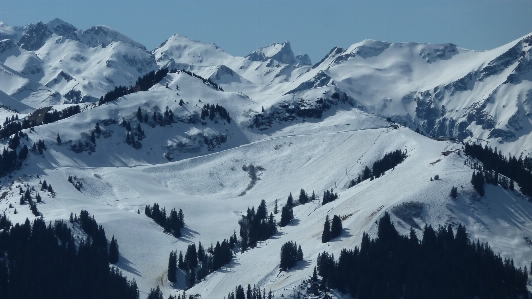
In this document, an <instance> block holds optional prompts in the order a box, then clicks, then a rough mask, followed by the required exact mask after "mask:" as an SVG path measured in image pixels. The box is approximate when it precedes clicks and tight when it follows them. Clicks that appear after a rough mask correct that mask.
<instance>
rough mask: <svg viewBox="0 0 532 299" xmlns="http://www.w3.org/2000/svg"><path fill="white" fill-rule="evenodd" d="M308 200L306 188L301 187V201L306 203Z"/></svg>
mask: <svg viewBox="0 0 532 299" xmlns="http://www.w3.org/2000/svg"><path fill="white" fill-rule="evenodd" d="M307 202H308V195H307V193H306V192H305V190H303V189H301V191H300V192H299V203H300V204H302V205H304V204H306V203H307Z"/></svg>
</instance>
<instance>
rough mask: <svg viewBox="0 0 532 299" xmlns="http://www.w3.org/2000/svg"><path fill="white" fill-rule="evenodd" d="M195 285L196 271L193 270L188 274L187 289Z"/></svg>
mask: <svg viewBox="0 0 532 299" xmlns="http://www.w3.org/2000/svg"><path fill="white" fill-rule="evenodd" d="M195 284H196V271H195V270H194V269H190V272H189V274H188V287H189V288H191V287H193V286H194V285H195Z"/></svg>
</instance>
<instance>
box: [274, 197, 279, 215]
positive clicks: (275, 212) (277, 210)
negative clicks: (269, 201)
mask: <svg viewBox="0 0 532 299" xmlns="http://www.w3.org/2000/svg"><path fill="white" fill-rule="evenodd" d="M273 213H274V214H277V213H279V206H278V205H277V199H275V206H273Z"/></svg>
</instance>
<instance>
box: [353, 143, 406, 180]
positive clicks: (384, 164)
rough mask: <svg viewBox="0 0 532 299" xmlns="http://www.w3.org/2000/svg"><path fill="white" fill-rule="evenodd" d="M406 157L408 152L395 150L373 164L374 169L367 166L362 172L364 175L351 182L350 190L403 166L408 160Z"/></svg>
mask: <svg viewBox="0 0 532 299" xmlns="http://www.w3.org/2000/svg"><path fill="white" fill-rule="evenodd" d="M406 157H407V155H406V152H402V151H400V150H395V151H393V152H391V153H387V154H385V155H384V157H382V159H380V160H377V161H375V162H374V163H373V167H372V168H371V169H370V168H369V167H368V166H366V167H365V168H364V170H363V171H362V174H360V175H359V176H358V178H357V179H356V180H355V179H352V180H351V181H350V182H349V188H351V187H353V186H355V185H356V184H359V183H360V182H362V181H365V180H367V179H373V178H378V177H380V176H381V175H383V174H384V173H385V172H386V171H388V170H390V169H392V168H394V167H395V166H397V165H399V164H401V163H402V162H403V161H404V160H405V159H406Z"/></svg>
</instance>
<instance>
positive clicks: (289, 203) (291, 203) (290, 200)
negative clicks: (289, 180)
mask: <svg viewBox="0 0 532 299" xmlns="http://www.w3.org/2000/svg"><path fill="white" fill-rule="evenodd" d="M286 206H287V207H289V208H293V207H294V198H293V197H292V192H290V195H288V199H287V200H286Z"/></svg>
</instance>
